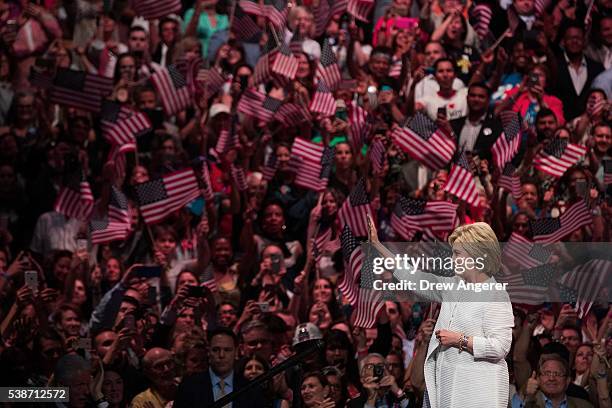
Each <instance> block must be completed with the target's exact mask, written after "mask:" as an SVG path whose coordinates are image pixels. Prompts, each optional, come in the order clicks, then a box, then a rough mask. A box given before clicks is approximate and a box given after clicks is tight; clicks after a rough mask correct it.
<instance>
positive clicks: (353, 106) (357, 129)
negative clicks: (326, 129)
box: [348, 101, 374, 152]
mask: <svg viewBox="0 0 612 408" xmlns="http://www.w3.org/2000/svg"><path fill="white" fill-rule="evenodd" d="M348 119H349V127H348V137H349V142H350V143H351V146H352V147H353V151H355V152H357V151H359V150H361V147H362V146H363V144H364V143H365V142H366V141H367V140H368V139H369V137H370V135H371V134H372V132H373V131H374V124H373V119H372V117H371V115H370V114H369V113H368V112H367V111H366V110H365V109H363V108H362V107H361V106H359V105H358V104H357V103H356V102H355V101H352V102H351V103H350V105H349V106H348Z"/></svg>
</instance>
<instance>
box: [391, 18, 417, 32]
mask: <svg viewBox="0 0 612 408" xmlns="http://www.w3.org/2000/svg"><path fill="white" fill-rule="evenodd" d="M394 25H395V27H397V28H398V29H400V30H406V29H411V28H414V27H418V25H419V19H418V18H414V17H399V18H396V19H395V23H394Z"/></svg>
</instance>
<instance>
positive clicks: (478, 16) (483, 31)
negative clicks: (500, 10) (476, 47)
mask: <svg viewBox="0 0 612 408" xmlns="http://www.w3.org/2000/svg"><path fill="white" fill-rule="evenodd" d="M471 15H472V17H473V18H474V19H475V20H476V22H475V23H474V30H475V31H476V33H477V34H478V38H480V40H481V41H482V40H483V39H484V38H485V37H486V36H487V34H488V33H489V24H491V18H492V17H493V12H492V11H491V6H489V5H488V4H477V5H476V6H474V7H473V8H472V12H471Z"/></svg>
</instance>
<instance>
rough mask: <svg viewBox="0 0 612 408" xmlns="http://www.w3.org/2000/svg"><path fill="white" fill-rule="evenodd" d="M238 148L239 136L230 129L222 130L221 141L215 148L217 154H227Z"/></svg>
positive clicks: (218, 141)
mask: <svg viewBox="0 0 612 408" xmlns="http://www.w3.org/2000/svg"><path fill="white" fill-rule="evenodd" d="M237 147H238V135H237V134H235V133H234V132H232V131H230V130H229V129H221V131H220V132H219V139H217V144H216V146H215V151H216V152H217V154H220V155H222V154H225V153H227V152H228V151H230V150H232V149H235V148H237Z"/></svg>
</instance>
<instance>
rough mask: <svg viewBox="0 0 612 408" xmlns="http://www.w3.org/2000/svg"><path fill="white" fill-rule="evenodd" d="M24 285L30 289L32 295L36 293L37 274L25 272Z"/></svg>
mask: <svg viewBox="0 0 612 408" xmlns="http://www.w3.org/2000/svg"><path fill="white" fill-rule="evenodd" d="M24 276H25V285H26V286H27V287H28V288H30V289H32V291H33V292H34V293H36V292H37V291H38V272H36V271H25V274H24Z"/></svg>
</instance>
